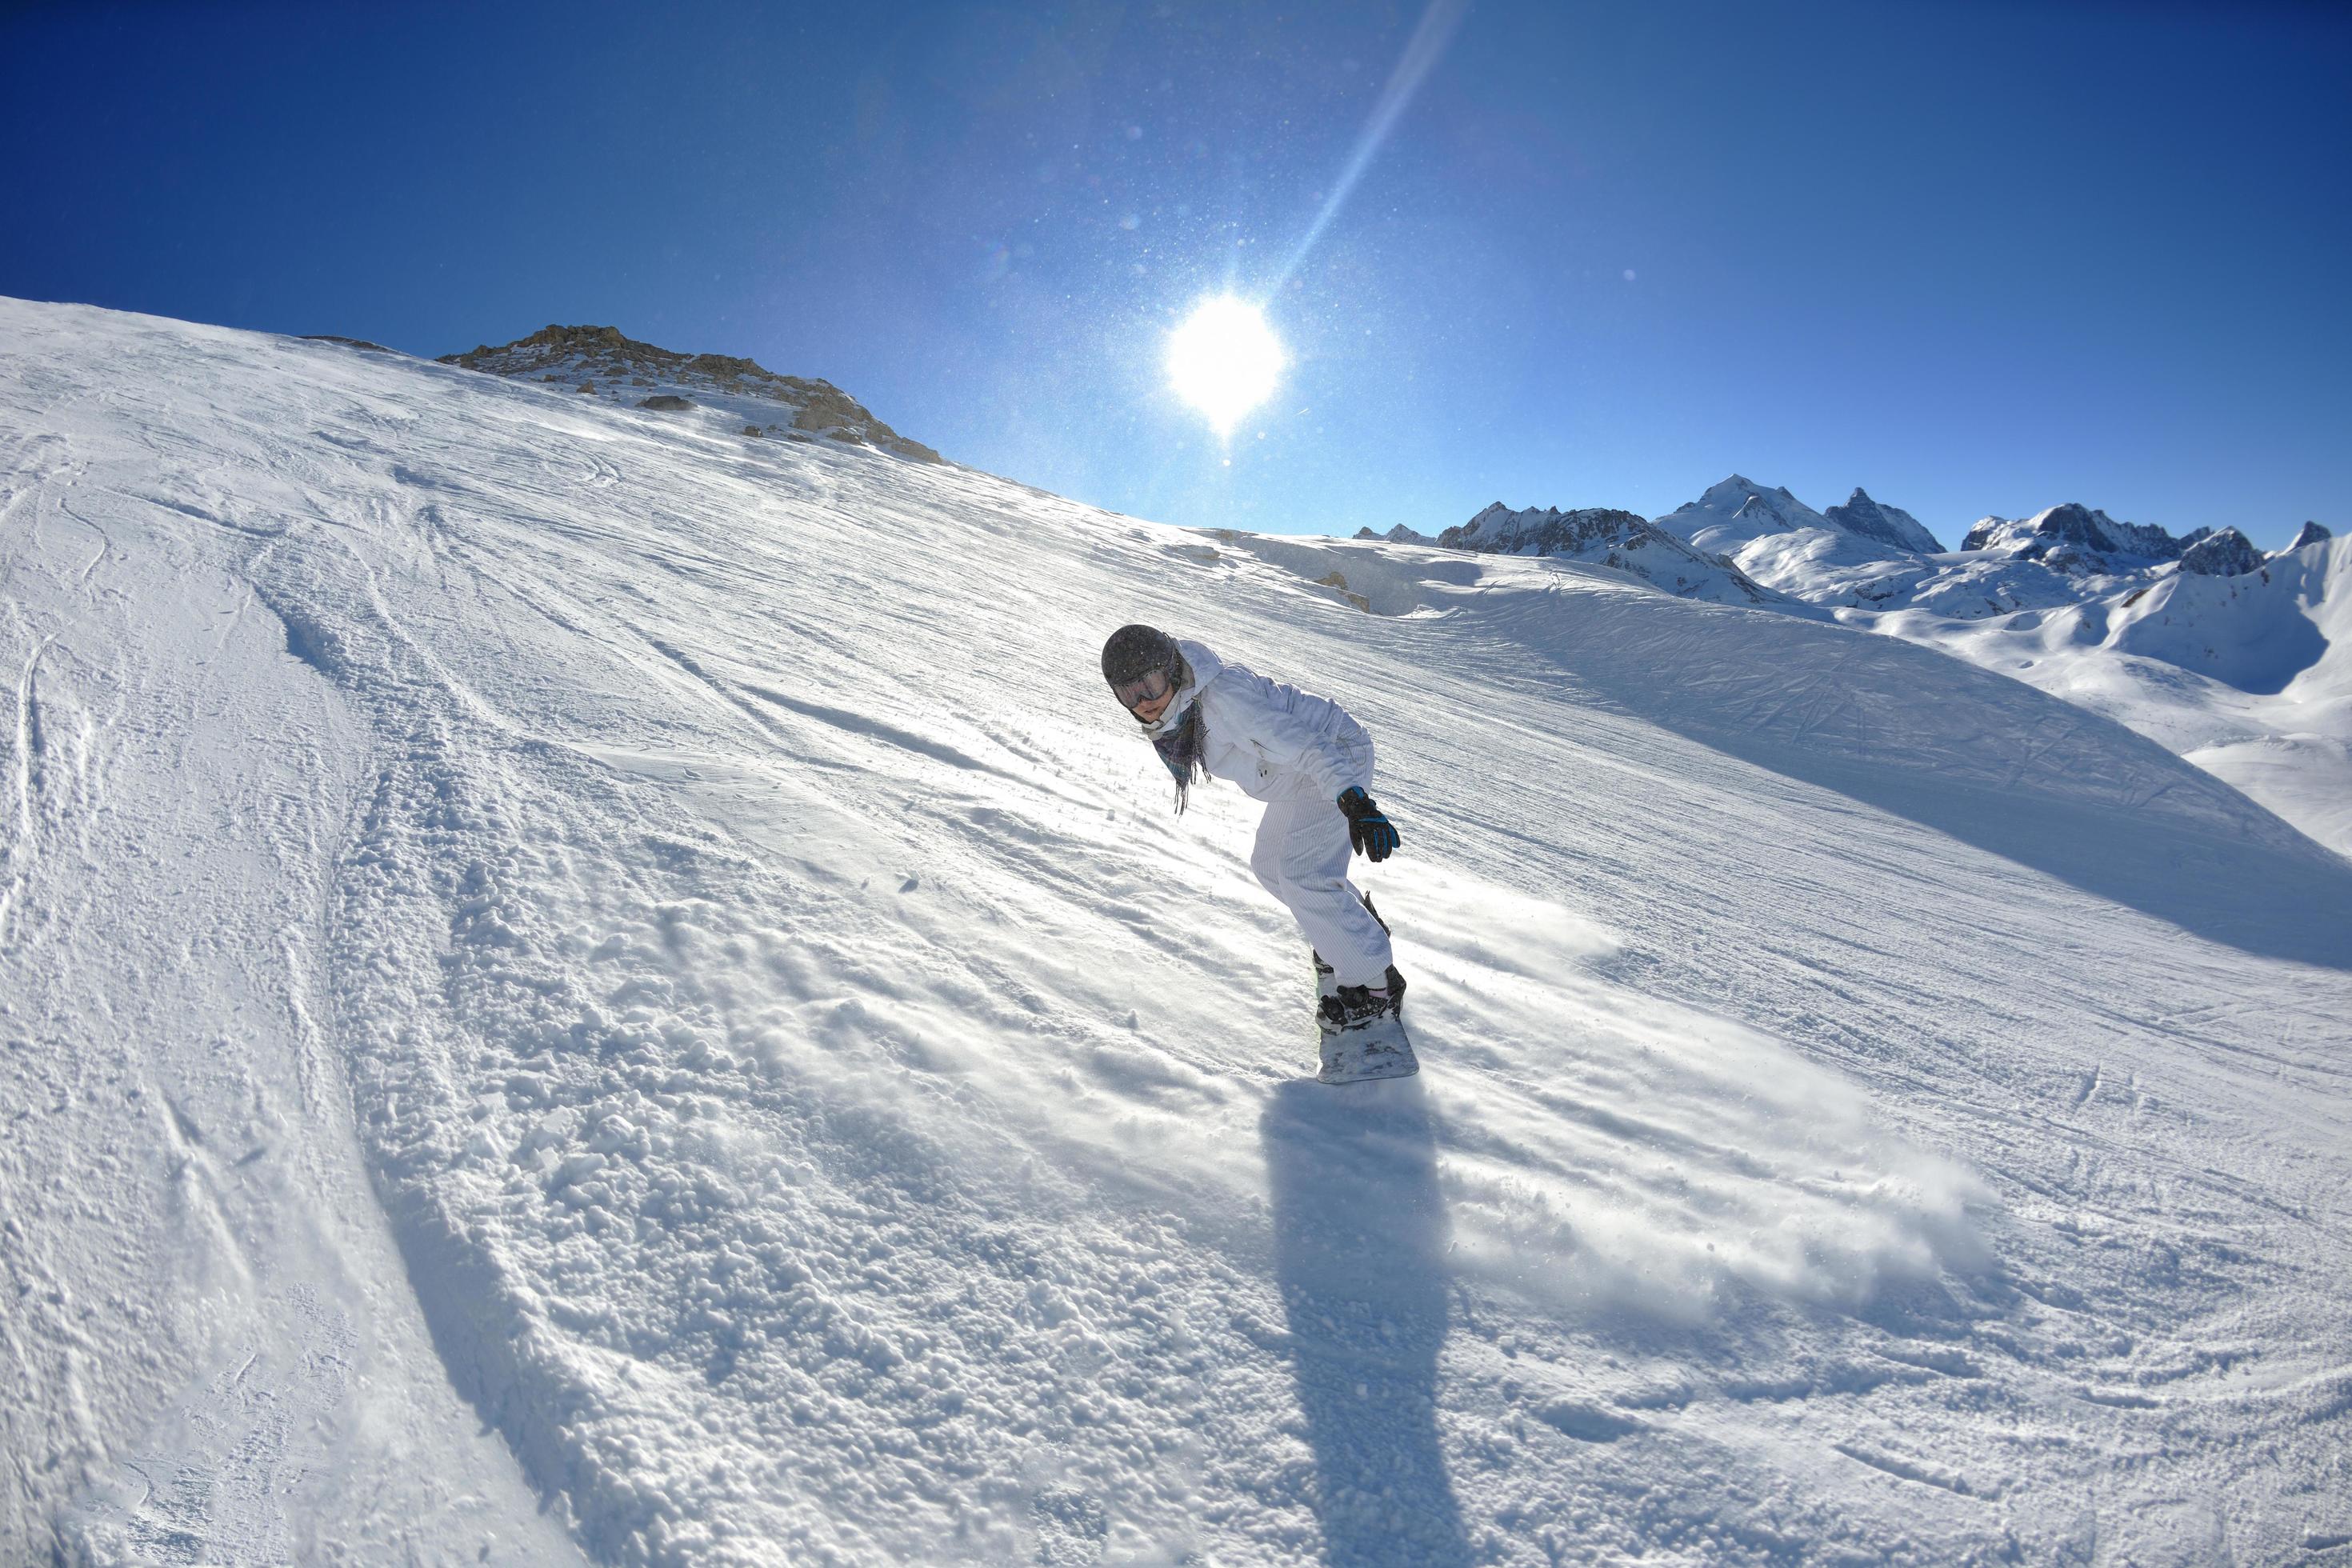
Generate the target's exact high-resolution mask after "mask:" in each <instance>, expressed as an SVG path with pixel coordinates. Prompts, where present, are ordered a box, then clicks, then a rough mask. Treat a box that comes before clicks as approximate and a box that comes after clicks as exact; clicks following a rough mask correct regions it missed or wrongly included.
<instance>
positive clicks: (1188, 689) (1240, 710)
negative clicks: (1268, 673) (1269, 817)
mask: <svg viewBox="0 0 2352 1568" xmlns="http://www.w3.org/2000/svg"><path fill="white" fill-rule="evenodd" d="M1176 647H1177V650H1178V651H1179V652H1181V653H1182V654H1183V656H1184V663H1185V665H1186V666H1187V668H1189V669H1190V671H1191V673H1192V679H1190V680H1189V681H1187V682H1186V683H1185V685H1184V687H1183V689H1181V690H1180V691H1178V692H1177V693H1176V699H1175V700H1174V701H1172V702H1171V703H1169V705H1168V710H1167V711H1166V712H1165V713H1162V714H1161V715H1160V720H1159V721H1158V722H1157V723H1154V724H1150V725H1147V726H1145V733H1147V734H1150V735H1151V736H1153V737H1155V738H1156V737H1158V736H1160V735H1164V734H1166V733H1168V732H1169V731H1172V730H1173V729H1174V728H1175V727H1176V725H1177V724H1178V723H1179V722H1180V721H1181V720H1182V719H1183V717H1184V712H1185V710H1187V709H1188V708H1191V707H1192V705H1193V704H1195V703H1198V704H1199V705H1200V709H1201V722H1202V724H1203V725H1204V726H1206V728H1207V730H1208V744H1207V745H1206V746H1204V747H1203V748H1202V752H1201V765H1202V767H1204V768H1206V769H1207V770H1208V771H1209V773H1210V775H1211V776H1212V777H1214V778H1221V779H1224V780H1226V781H1227V782H1229V783H1232V784H1239V785H1241V787H1242V793H1243V794H1244V795H1252V796H1254V797H1255V798H1256V799H1259V800H1295V799H1297V798H1299V797H1300V796H1310V797H1316V798H1320V799H1323V800H1337V799H1338V798H1339V795H1341V793H1342V792H1344V791H1345V790H1347V789H1348V788H1349V786H1350V785H1354V786H1355V787H1357V788H1360V789H1362V790H1364V791H1365V792H1366V793H1368V794H1369V793H1370V790H1371V787H1372V738H1371V736H1370V734H1368V733H1366V732H1365V730H1364V727H1363V726H1362V725H1361V724H1359V723H1357V722H1356V721H1355V720H1354V719H1353V718H1351V717H1350V716H1349V713H1348V710H1346V709H1344V708H1342V707H1340V706H1339V704H1338V703H1337V702H1334V701H1332V700H1330V699H1329V698H1328V697H1316V696H1312V695H1310V694H1309V693H1307V692H1304V691H1301V690H1299V689H1298V688H1297V687H1296V686H1285V685H1284V684H1283V683H1282V682H1281V681H1278V680H1268V679H1266V678H1265V676H1263V675H1259V674H1256V673H1255V672H1254V671H1252V670H1250V669H1247V668H1244V667H1243V666H1241V665H1238V664H1227V663H1226V662H1225V661H1224V660H1223V659H1221V658H1218V657H1217V656H1216V655H1215V654H1213V653H1211V652H1210V651H1209V650H1208V649H1207V648H1206V647H1202V645H1201V644H1199V643H1196V642H1179V643H1178V644H1177V645H1176Z"/></svg>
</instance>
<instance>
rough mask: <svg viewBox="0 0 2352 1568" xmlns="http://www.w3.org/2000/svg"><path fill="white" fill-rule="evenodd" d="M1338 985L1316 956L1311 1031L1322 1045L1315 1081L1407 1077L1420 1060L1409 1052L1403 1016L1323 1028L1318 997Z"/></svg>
mask: <svg viewBox="0 0 2352 1568" xmlns="http://www.w3.org/2000/svg"><path fill="white" fill-rule="evenodd" d="M1315 990H1316V1004H1317V1006H1316V1013H1315V1019H1316V1026H1315V1033H1316V1035H1317V1037H1318V1043H1319V1045H1320V1046H1321V1047H1322V1058H1323V1059H1322V1066H1321V1068H1320V1070H1319V1071H1318V1072H1317V1073H1316V1075H1315V1081H1316V1082H1318V1083H1333V1084H1338V1083H1370V1082H1372V1081H1373V1080H1374V1079H1384V1078H1411V1077H1412V1075H1413V1074H1415V1073H1417V1072H1419V1071H1420V1070H1421V1062H1420V1059H1419V1058H1416V1057H1415V1056H1414V1055H1413V1054H1412V1037H1409V1036H1408V1035H1406V1033H1405V1032H1404V1019H1403V1018H1402V1017H1399V1016H1390V1017H1386V1018H1382V1019H1381V1020H1380V1021H1379V1022H1378V1023H1375V1024H1367V1025H1365V1026H1363V1027H1362V1028H1360V1029H1327V1028H1325V1027H1324V1026H1323V1013H1322V1006H1321V1004H1322V999H1323V998H1324V997H1326V996H1330V995H1334V994H1337V993H1338V991H1339V980H1338V979H1337V977H1336V976H1334V975H1333V974H1332V973H1331V967H1330V965H1328V964H1327V963H1323V962H1322V961H1321V960H1320V959H1319V958H1318V960H1317V961H1316V963H1315Z"/></svg>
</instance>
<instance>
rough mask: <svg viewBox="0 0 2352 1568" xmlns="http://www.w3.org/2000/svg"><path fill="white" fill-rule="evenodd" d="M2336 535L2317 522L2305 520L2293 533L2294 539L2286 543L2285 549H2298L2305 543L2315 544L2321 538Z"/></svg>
mask: <svg viewBox="0 0 2352 1568" xmlns="http://www.w3.org/2000/svg"><path fill="white" fill-rule="evenodd" d="M2335 537H2336V536H2335V535H2334V534H2332V533H2330V532H2328V531H2327V530H2326V529H2324V528H2322V527H2320V526H2319V524H2317V523H2315V522H2306V523H2305V524H2304V525H2303V527H2302V529H2301V530H2300V531H2298V532H2297V533H2296V534H2295V536H2294V540H2293V541H2292V542H2289V543H2288V545H2287V549H2288V550H2300V549H2302V548H2303V547H2304V546H2305V545H2306V544H2317V543H2318V542H2321V541H2322V540H2326V539H2333V538H2335Z"/></svg>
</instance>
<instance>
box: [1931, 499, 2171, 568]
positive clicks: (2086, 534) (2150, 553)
mask: <svg viewBox="0 0 2352 1568" xmlns="http://www.w3.org/2000/svg"><path fill="white" fill-rule="evenodd" d="M2206 532H2207V531H2206V530H2203V529H2200V530H2198V531H2196V532H2194V533H2191V534H2189V536H2188V537H2187V538H2186V539H2176V538H2174V537H2173V536H2172V535H2171V534H2170V533H2168V532H2167V531H2165V530H2163V529H2161V528H2158V527H2157V526H2155V525H2154V524H2152V523H2134V522H2117V521H2116V520H2115V519H2114V518H2111V517H2109V516H2108V515H2107V514H2106V513H2105V512H2103V511H2100V510H2097V509H2096V508H2095V507H2086V506H2083V505H2081V504H2079V503H2078V502H2074V501H2065V502H2062V503H2061V504H2059V505H2057V506H2053V507H2052V508H2050V509H2049V510H2046V511H2040V512H2036V513H2034V515H2033V516H2032V517H2027V518H2005V517H1988V518H1986V519H1984V520H1983V521H1980V522H1979V523H1978V524H1977V525H1976V526H1975V527H1974V528H1971V529H1969V534H1968V537H1967V538H1966V539H1964V540H1962V541H1961V542H1960V548H1961V549H1962V550H1964V551H1967V550H1979V551H1984V552H1988V553H1998V554H2002V555H2006V556H2008V557H2010V558H2011V559H2012V560H2017V561H2039V562H2041V563H2042V564H2043V565H2045V566H2048V567H2050V568H2052V569H2053V570H2054V571H2060V572H2069V573H2093V572H2095V573H2113V572H2116V571H2124V570H2129V569H2131V568H2133V567H2137V566H2144V565H2147V564H2149V563H2153V562H2158V561H2178V560H2179V559H2180V552H2182V551H2183V550H2185V549H2187V548H2188V547H2189V545H2190V544H2192V543H2194V542H2197V541H2199V540H2200V539H2202V538H2204V537H2205V535H2206Z"/></svg>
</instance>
